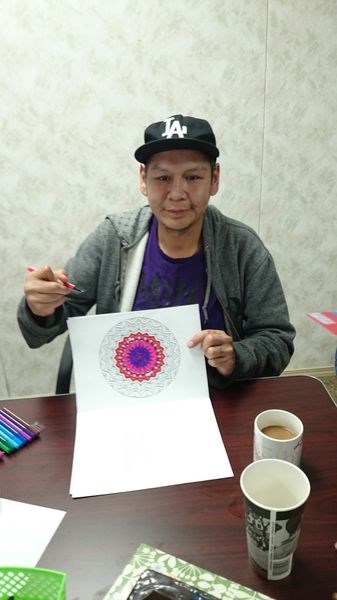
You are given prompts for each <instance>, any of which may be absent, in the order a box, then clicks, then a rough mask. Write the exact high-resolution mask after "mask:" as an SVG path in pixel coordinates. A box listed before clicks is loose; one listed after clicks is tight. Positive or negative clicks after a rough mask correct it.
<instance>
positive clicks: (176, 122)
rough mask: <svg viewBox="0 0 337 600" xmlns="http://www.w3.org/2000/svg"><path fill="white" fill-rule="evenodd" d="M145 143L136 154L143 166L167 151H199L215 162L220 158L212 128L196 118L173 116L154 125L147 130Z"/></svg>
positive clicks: (206, 122)
mask: <svg viewBox="0 0 337 600" xmlns="http://www.w3.org/2000/svg"><path fill="white" fill-rule="evenodd" d="M144 142H145V143H144V144H143V145H142V146H140V147H139V148H138V149H137V150H136V152H135V158H136V160H138V161H139V162H140V163H143V164H146V163H147V161H148V160H149V158H150V157H151V156H152V155H153V154H157V152H165V151H166V150H199V152H203V153H204V154H207V155H208V156H209V157H210V158H212V159H214V160H215V159H216V158H217V157H218V156H219V150H218V148H217V147H216V141H215V135H214V133H213V130H212V127H211V126H210V124H209V123H208V121H205V119H197V118H196V117H185V116H183V115H173V116H172V117H169V118H168V119H164V120H163V121H159V122H158V123H152V125H149V126H148V127H147V128H146V129H145V132H144Z"/></svg>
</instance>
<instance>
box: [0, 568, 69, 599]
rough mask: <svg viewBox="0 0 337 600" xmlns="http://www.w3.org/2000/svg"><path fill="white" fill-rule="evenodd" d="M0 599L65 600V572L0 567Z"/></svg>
mask: <svg viewBox="0 0 337 600" xmlns="http://www.w3.org/2000/svg"><path fill="white" fill-rule="evenodd" d="M0 600H66V574H65V573H61V572H60V571H51V570H50V569H37V568H36V569H27V568H25V567H0Z"/></svg>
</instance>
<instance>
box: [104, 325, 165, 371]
mask: <svg viewBox="0 0 337 600" xmlns="http://www.w3.org/2000/svg"><path fill="white" fill-rule="evenodd" d="M115 360H116V365H117V368H118V369H119V372H120V373H122V375H124V377H126V378H127V379H131V380H132V381H150V379H152V378H153V377H156V376H157V375H158V373H160V371H161V369H162V368H163V366H164V364H165V350H164V348H163V346H162V345H161V343H160V342H159V341H158V340H157V339H156V338H155V337H154V336H153V335H150V334H148V333H146V332H142V331H137V332H136V333H131V334H130V335H127V336H125V337H124V338H123V339H122V340H121V341H120V342H119V343H118V345H117V348H116V352H115Z"/></svg>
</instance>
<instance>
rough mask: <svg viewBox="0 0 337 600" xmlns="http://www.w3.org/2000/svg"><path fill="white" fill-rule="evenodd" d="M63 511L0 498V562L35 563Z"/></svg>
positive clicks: (2, 563) (12, 565) (32, 564)
mask: <svg viewBox="0 0 337 600" xmlns="http://www.w3.org/2000/svg"><path fill="white" fill-rule="evenodd" d="M65 514H66V513H65V512H64V511H63V510H56V509H54V508H45V507H43V506H36V505H34V504H26V503H24V502H16V501H15V500H7V499H5V498H0V565H3V566H9V567H35V566H36V565H37V563H38V561H39V560H40V558H41V556H42V554H43V552H44V551H45V549H46V547H47V546H48V544H49V542H50V540H51V538H52V537H53V535H54V533H55V531H56V529H57V528H58V526H59V525H60V523H61V521H62V519H63V517H64V515H65Z"/></svg>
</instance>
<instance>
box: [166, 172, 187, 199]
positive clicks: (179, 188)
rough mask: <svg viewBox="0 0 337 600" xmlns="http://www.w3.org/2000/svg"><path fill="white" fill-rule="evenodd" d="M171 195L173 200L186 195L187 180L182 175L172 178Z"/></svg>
mask: <svg viewBox="0 0 337 600" xmlns="http://www.w3.org/2000/svg"><path fill="white" fill-rule="evenodd" d="M169 196H170V198H171V199H172V200H180V199H182V198H185V197H186V187H185V181H184V179H182V178H181V177H176V178H174V179H173V180H172V182H171V186H170V190H169Z"/></svg>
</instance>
